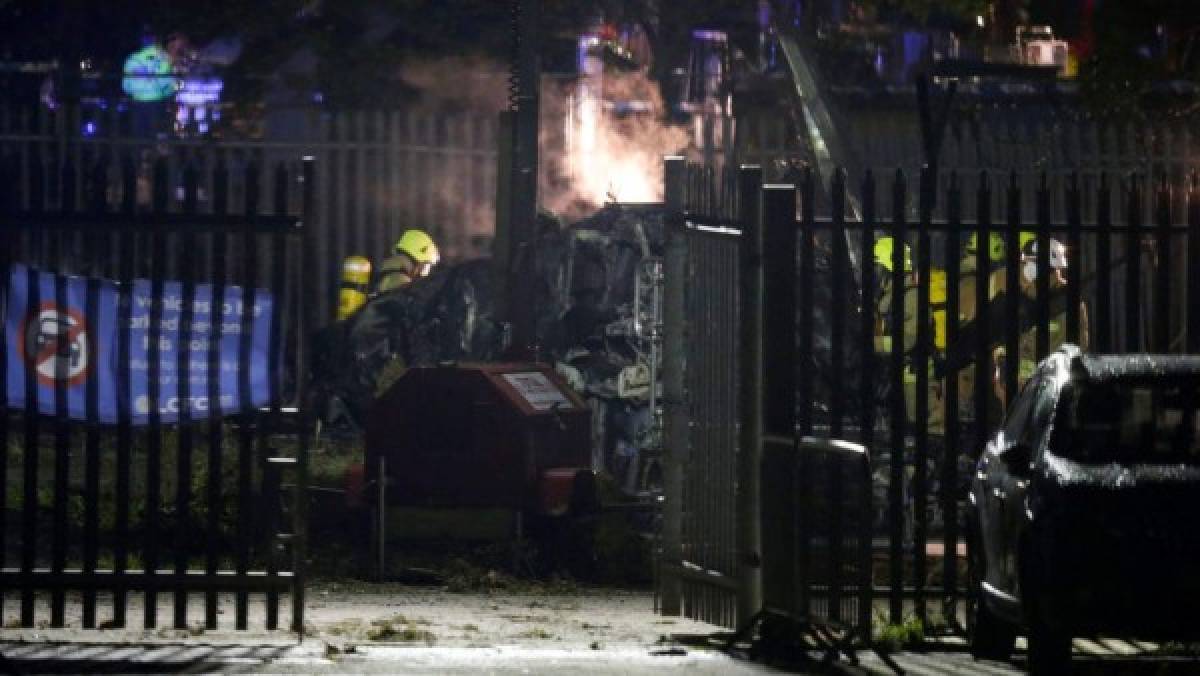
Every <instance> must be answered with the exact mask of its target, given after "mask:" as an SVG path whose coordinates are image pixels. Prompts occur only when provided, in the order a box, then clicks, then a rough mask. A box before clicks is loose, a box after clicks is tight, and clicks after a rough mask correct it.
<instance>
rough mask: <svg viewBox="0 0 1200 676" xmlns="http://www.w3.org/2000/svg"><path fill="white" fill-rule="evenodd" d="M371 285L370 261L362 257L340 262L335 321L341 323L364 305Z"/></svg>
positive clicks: (347, 258)
mask: <svg viewBox="0 0 1200 676" xmlns="http://www.w3.org/2000/svg"><path fill="white" fill-rule="evenodd" d="M370 284H371V261H369V260H367V259H366V258H365V257H363V256H347V257H346V260H344V261H342V281H341V284H340V289H339V290H338V307H337V319H338V321H342V320H344V319H349V318H350V317H352V316H354V313H356V312H358V310H359V309H360V308H361V307H362V306H363V305H365V304H366V302H367V291H368V290H369V289H370Z"/></svg>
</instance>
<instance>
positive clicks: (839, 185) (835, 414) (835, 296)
mask: <svg viewBox="0 0 1200 676" xmlns="http://www.w3.org/2000/svg"><path fill="white" fill-rule="evenodd" d="M831 197H832V207H833V209H832V216H833V221H832V228H831V229H830V231H829V239H830V247H831V249H832V253H833V261H832V266H831V267H832V269H831V272H832V277H833V278H832V279H831V280H830V308H829V316H830V319H832V324H833V325H832V326H831V327H830V372H831V373H833V374H841V373H843V370H844V368H845V349H844V345H845V341H846V326H845V324H846V313H845V312H844V311H842V310H841V308H845V307H846V305H847V303H846V296H847V291H846V282H847V276H848V264H849V258H850V256H849V252H848V251H847V247H846V172H845V171H844V170H842V169H838V170H837V171H835V172H834V175H833V183H832V191H831ZM829 400H830V407H829V408H830V416H831V419H830V421H829V422H830V436H832V437H833V438H835V439H840V438H842V437H843V418H844V415H845V412H844V410H843V409H844V406H845V404H844V394H843V391H842V378H841V377H838V376H835V377H834V378H832V379H831V383H830V393H829ZM825 462H826V463H828V464H827V468H828V471H829V472H830V474H831V476H830V477H829V480H828V483H829V504H830V506H831V509H830V510H829V523H828V526H829V532H828V536H827V538H826V541H827V542H828V548H829V571H830V580H829V599H828V602H829V619H831V620H833V621H834V622H841V621H842V595H843V591H844V589H843V586H844V582H843V580H842V547H843V544H844V543H845V533H843V527H844V523H843V520H842V510H843V507H842V505H843V500H844V497H843V496H844V492H845V491H844V481H845V477H844V474H843V472H841V471H840V467H839V465H838V463H837V461H836V460H835V459H832V458H830V459H829V460H825Z"/></svg>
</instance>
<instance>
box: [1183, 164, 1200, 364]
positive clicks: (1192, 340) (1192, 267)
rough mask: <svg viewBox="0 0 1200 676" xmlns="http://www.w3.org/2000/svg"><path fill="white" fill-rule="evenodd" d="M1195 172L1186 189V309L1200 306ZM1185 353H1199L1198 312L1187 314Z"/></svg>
mask: <svg viewBox="0 0 1200 676" xmlns="http://www.w3.org/2000/svg"><path fill="white" fill-rule="evenodd" d="M1196 187H1197V180H1196V172H1194V171H1193V172H1192V174H1191V176H1189V177H1188V189H1187V260H1188V266H1187V294H1188V295H1187V307H1189V308H1194V307H1197V305H1200V198H1197V194H1196ZM1186 322H1187V351H1188V353H1189V354H1194V353H1196V352H1200V311H1196V312H1188V313H1187V317H1186Z"/></svg>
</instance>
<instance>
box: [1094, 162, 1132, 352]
mask: <svg viewBox="0 0 1200 676" xmlns="http://www.w3.org/2000/svg"><path fill="white" fill-rule="evenodd" d="M1112 240H1113V227H1112V189H1111V187H1110V186H1109V182H1108V174H1107V173H1106V172H1101V173H1100V187H1099V189H1098V190H1097V191H1096V324H1095V326H1096V351H1097V352H1102V353H1103V352H1110V351H1111V350H1112V349H1113V342H1114V341H1113V338H1112V336H1113V317H1112V295H1111V294H1112ZM1127 272H1128V271H1127Z"/></svg>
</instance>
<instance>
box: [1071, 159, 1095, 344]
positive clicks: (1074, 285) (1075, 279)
mask: <svg viewBox="0 0 1200 676" xmlns="http://www.w3.org/2000/svg"><path fill="white" fill-rule="evenodd" d="M1067 260H1068V261H1069V263H1068V264H1067V342H1068V343H1071V344H1073V345H1078V344H1079V343H1080V340H1081V338H1082V337H1083V336H1084V335H1087V334H1088V333H1090V332H1088V331H1081V330H1080V328H1081V327H1080V322H1081V321H1082V320H1083V318H1082V317H1080V313H1079V306H1080V304H1081V300H1082V297H1083V292H1082V288H1081V287H1082V285H1083V284H1082V278H1083V202H1082V200H1081V198H1080V192H1079V172H1078V171H1075V172H1073V173H1072V174H1071V183H1070V185H1069V186H1068V187H1067ZM1084 348H1085V349H1086V348H1087V346H1086V345H1085V346H1084Z"/></svg>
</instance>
